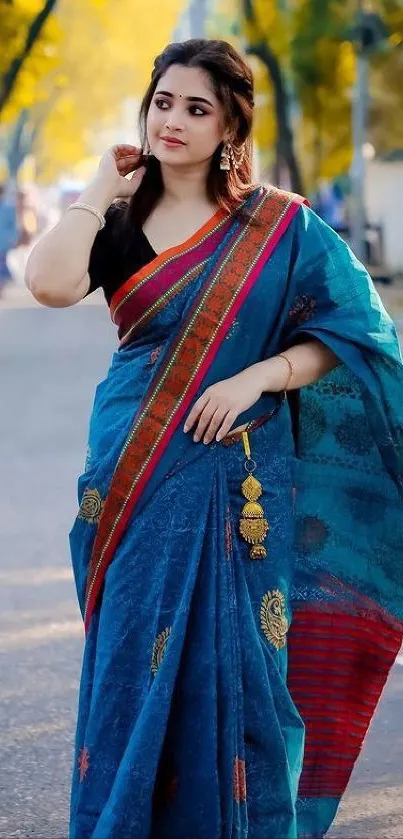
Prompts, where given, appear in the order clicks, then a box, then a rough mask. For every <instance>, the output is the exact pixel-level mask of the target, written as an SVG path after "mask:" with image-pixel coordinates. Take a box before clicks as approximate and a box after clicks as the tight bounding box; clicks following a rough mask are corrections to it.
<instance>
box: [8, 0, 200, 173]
mask: <svg viewBox="0 0 403 839" xmlns="http://www.w3.org/2000/svg"><path fill="white" fill-rule="evenodd" d="M183 3H184V0H164V4H162V3H161V2H160V0H148V3H147V9H145V6H144V4H143V3H140V2H139V0H119V3H117V2H116V0H59V3H58V4H57V6H56V11H55V13H54V14H53V15H52V16H51V18H50V19H49V21H48V22H47V24H46V26H45V28H44V33H43V36H42V37H41V38H40V39H39V40H38V43H37V44H36V45H35V47H34V49H33V51H32V54H31V55H30V57H29V58H28V59H27V61H26V63H25V65H24V66H23V69H22V71H21V73H20V75H19V78H18V83H17V85H16V87H15V90H14V91H13V95H12V97H11V100H10V102H9V103H8V105H7V107H6V109H5V111H4V112H3V127H4V126H5V130H7V127H8V126H9V128H10V129H11V128H12V125H13V123H14V121H15V120H16V118H17V117H18V115H19V113H20V111H21V109H22V108H29V109H30V120H31V122H32V125H34V126H35V125H36V124H39V125H40V130H39V132H38V137H37V140H36V144H35V148H34V152H35V155H36V158H37V167H38V168H37V171H38V173H39V180H40V181H41V182H42V183H49V182H51V181H52V180H53V179H54V178H55V177H56V176H57V175H58V174H59V173H60V172H61V171H63V170H64V171H68V170H69V169H71V168H72V167H73V166H74V164H76V163H77V162H79V161H80V160H81V159H82V158H83V157H86V156H87V155H90V154H92V153H93V152H94V147H95V148H96V147H97V136H98V134H99V133H100V134H101V136H102V132H103V131H104V130H105V129H108V128H113V127H114V126H116V124H119V121H120V117H121V113H122V107H123V103H124V102H125V101H126V100H127V99H129V98H131V99H133V100H135V99H136V98H139V97H141V95H142V94H143V92H144V90H145V87H146V85H147V83H148V81H149V77H150V73H151V70H152V65H153V59H154V57H155V55H156V54H157V53H158V52H160V51H161V50H162V49H163V47H164V46H165V45H166V43H167V42H169V41H170V40H171V38H172V33H173V30H174V28H175V26H176V24H177V20H178V17H179V14H180V12H181V10H182V7H183ZM13 5H15V6H16V7H18V16H17V15H16V19H17V17H18V20H19V23H18V26H19V34H18V37H17V35H15V38H14V40H13V39H11V41H12V43H10V49H9V52H8V55H7V57H4V56H3V58H2V70H3V72H4V70H5V69H6V68H7V66H8V64H9V62H10V60H12V58H13V57H14V55H15V54H16V53H17V52H18V50H19V49H20V48H21V44H22V43H23V39H24V36H25V34H26V31H27V28H28V26H29V23H30V21H31V20H32V16H33V15H34V14H35V13H37V11H38V8H40V7H41V5H43V4H41V3H39V2H34V0H16V3H15V4H13ZM23 7H24V8H23ZM1 8H2V4H1V3H0V9H1ZM0 24H1V17H0ZM135 123H136V111H135V104H134V102H133V138H134V136H135V128H136V125H135ZM122 139H123V140H125V139H127V137H125V138H122Z"/></svg>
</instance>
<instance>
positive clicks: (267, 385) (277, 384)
mask: <svg viewBox="0 0 403 839" xmlns="http://www.w3.org/2000/svg"><path fill="white" fill-rule="evenodd" d="M284 355H285V356H286V357H287V358H288V359H289V361H290V365H291V367H292V376H291V375H290V374H291V367H290V365H289V364H288V363H287V361H286V359H285V358H282V357H281V355H276V356H273V358H269V359H267V361H260V362H259V363H258V364H254V365H253V368H254V369H255V372H256V373H257V374H258V375H259V377H260V381H261V383H262V385H263V387H262V392H264V391H270V392H271V393H278V392H280V391H282V390H285V389H287V390H296V389H298V388H300V387H305V386H306V385H310V384H313V383H314V382H317V381H318V379H321V378H322V377H323V376H326V374H327V373H330V371H331V370H333V369H334V368H335V367H337V366H338V365H339V364H340V360H339V359H338V358H337V356H336V355H335V354H334V353H333V352H332V350H330V349H329V348H328V347H326V346H325V344H322V342H321V341H316V340H313V341H306V343H304V344H297V345H295V346H294V347H290V348H289V349H288V350H285V351H284Z"/></svg>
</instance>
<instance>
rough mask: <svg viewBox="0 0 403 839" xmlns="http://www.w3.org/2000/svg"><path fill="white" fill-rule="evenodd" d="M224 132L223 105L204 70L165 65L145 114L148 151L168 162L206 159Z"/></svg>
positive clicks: (201, 161) (196, 161) (186, 163)
mask: <svg viewBox="0 0 403 839" xmlns="http://www.w3.org/2000/svg"><path fill="white" fill-rule="evenodd" d="M225 134H226V132H225V125H224V113H223V109H222V106H221V104H220V102H219V100H218V99H217V97H216V95H215V93H214V92H213V89H212V85H211V82H210V79H209V76H208V74H207V73H205V72H204V71H203V70H200V69H199V68H196V67H183V66H181V65H180V64H173V65H172V66H171V67H169V69H168V70H167V71H166V73H165V74H164V75H163V76H162V77H161V79H160V80H159V82H158V84H157V87H156V90H155V93H154V96H153V99H152V102H151V105H150V109H149V111H148V115H147V137H148V142H149V145H150V149H151V152H152V154H153V155H154V156H155V157H156V158H157V159H158V160H159V161H160V163H161V164H166V165H170V166H189V165H190V166H192V165H195V164H200V163H203V162H208V161H210V159H211V157H212V155H213V154H214V152H215V150H216V148H217V146H218V145H219V143H220V142H221V141H222V140H223V139H226V136H225ZM169 140H172V141H175V140H176V141H180V142H169Z"/></svg>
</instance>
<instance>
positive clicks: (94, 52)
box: [0, 0, 403, 288]
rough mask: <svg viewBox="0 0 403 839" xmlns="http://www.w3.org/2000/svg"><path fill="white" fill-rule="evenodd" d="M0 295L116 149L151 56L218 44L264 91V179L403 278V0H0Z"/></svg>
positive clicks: (381, 269) (128, 130)
mask: <svg viewBox="0 0 403 839" xmlns="http://www.w3.org/2000/svg"><path fill="white" fill-rule="evenodd" d="M0 33H1V34H0V43H1V50H0V184H1V193H0V288H2V287H4V286H5V284H6V283H7V282H9V281H10V280H13V279H14V281H16V282H21V276H22V274H23V267H24V262H25V260H26V256H27V253H28V252H29V248H30V247H32V243H33V242H34V241H35V238H36V237H37V236H38V235H40V234H41V232H42V231H43V230H46V229H47V228H48V227H49V225H51V224H53V223H54V221H55V219H56V218H57V217H58V213H60V212H61V211H63V209H64V208H65V207H66V206H67V205H68V204H69V203H70V202H71V201H72V200H74V198H75V197H76V195H77V194H78V193H79V192H80V191H81V189H82V188H83V186H84V184H85V183H86V182H87V181H88V180H89V179H90V178H91V177H92V175H93V174H94V172H95V171H96V167H97V165H98V160H99V157H100V155H101V154H102V152H103V151H104V150H105V148H107V147H108V146H109V145H112V144H113V143H115V142H126V141H129V142H136V140H137V139H138V135H137V112H138V106H139V102H140V99H141V96H142V93H143V91H144V90H145V87H146V85H147V82H148V79H149V75H150V71H151V69H152V63H153V58H154V56H155V55H156V54H157V53H158V52H159V51H160V50H161V49H162V48H163V47H164V45H165V44H166V43H167V42H169V41H171V40H184V39H186V38H189V37H218V38H224V39H226V40H230V41H231V42H232V43H233V44H234V45H235V46H236V47H237V48H239V49H241V50H243V51H244V52H245V53H246V55H247V56H248V59H249V61H250V63H251V65H252V68H253V72H254V77H255V84H256V117H255V137H254V140H255V161H256V176H257V177H259V178H260V179H261V180H263V181H268V182H271V183H274V184H277V185H280V186H284V187H286V188H289V189H292V190H295V191H297V192H302V193H304V194H305V195H307V196H308V197H309V199H310V200H311V203H312V206H313V207H314V209H315V210H316V211H317V212H318V213H319V214H320V215H321V216H322V217H323V218H324V219H325V220H326V221H328V222H329V224H331V225H332V226H334V227H335V229H337V230H338V231H339V232H340V234H341V235H342V236H344V237H345V238H346V239H347V240H348V241H349V242H350V243H351V244H352V246H353V248H354V250H355V252H356V253H357V255H359V256H360V257H361V258H362V259H364V261H365V262H366V264H367V265H368V267H369V269H370V271H371V272H372V274H373V276H374V278H375V279H377V280H378V281H379V282H384V283H391V282H395V281H396V280H398V279H399V278H400V277H401V276H403V236H401V235H400V219H401V218H402V209H403V207H402V202H403V198H402V196H403V2H402V0H373V1H371V2H370V0H164V3H162V2H161V0H149V2H148V3H147V5H145V4H144V3H142V2H140V0H119V3H117V2H116V0H14V2H13V3H10V2H7V0H0Z"/></svg>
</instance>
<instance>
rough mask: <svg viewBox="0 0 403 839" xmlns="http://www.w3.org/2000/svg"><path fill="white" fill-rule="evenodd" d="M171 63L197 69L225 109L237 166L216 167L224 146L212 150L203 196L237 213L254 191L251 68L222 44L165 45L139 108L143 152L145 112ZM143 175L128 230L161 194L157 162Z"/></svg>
mask: <svg viewBox="0 0 403 839" xmlns="http://www.w3.org/2000/svg"><path fill="white" fill-rule="evenodd" d="M173 64H180V65H182V66H183V67H199V68H200V69H201V70H204V71H205V72H206V73H208V75H209V77H210V79H211V82H212V85H213V89H214V92H215V94H216V96H217V99H218V100H219V102H220V103H221V105H222V107H223V111H224V120H225V124H226V126H227V127H231V128H232V137H231V145H232V147H233V149H234V155H235V159H236V160H238V161H239V166H238V168H237V169H235V167H234V166H231V169H230V171H229V172H226V171H222V170H221V169H220V158H221V152H222V149H223V143H220V145H219V146H218V148H217V149H216V151H215V153H214V155H213V158H212V161H211V167H210V171H209V173H208V178H207V193H208V196H209V198H210V200H211V202H212V203H214V204H217V205H218V206H219V207H221V208H222V209H224V210H227V211H229V212H234V211H236V210H237V209H238V208H239V207H240V205H241V204H242V202H243V201H245V199H246V198H247V197H248V195H250V193H251V192H252V191H253V188H254V187H253V185H252V183H251V181H252V141H251V131H252V115H253V104H254V102H253V76H252V71H251V69H250V67H249V65H248V64H247V63H246V62H245V61H244V60H243V58H242V57H241V56H240V55H239V54H238V53H237V52H236V50H235V49H234V48H233V47H232V46H231V44H228V43H227V42H226V41H213V40H211V41H210V40H207V39H196V38H195V39H192V40H189V41H183V42H181V43H177V44H169V45H168V46H167V47H166V48H165V49H164V51H163V52H162V53H161V55H159V56H158V57H157V58H156V59H155V62H154V69H153V72H152V76H151V82H150V85H149V87H148V90H147V91H146V94H145V96H144V99H143V101H142V104H141V108H140V118H139V122H140V137H141V144H142V148H143V149H144V148H145V145H146V141H147V127H146V124H147V114H148V111H149V108H150V105H151V102H152V100H153V96H154V93H155V90H156V87H157V84H158V82H159V80H160V79H161V77H162V76H163V75H164V73H166V71H167V70H168V68H169V67H171V66H172V65H173ZM142 162H144V163H146V173H145V175H144V177H143V180H142V182H141V185H140V187H139V189H138V190H137V192H136V194H135V195H134V196H133V198H131V199H130V201H129V202H128V203H127V205H126V211H125V213H124V216H125V218H124V224H125V227H126V229H127V230H130V229H131V230H132V229H133V225H140V226H141V225H142V224H143V223H144V222H145V220H146V219H147V218H148V216H149V215H150V213H151V212H152V210H153V209H154V207H155V205H156V204H157V202H158V200H159V198H160V196H161V195H162V190H163V183H162V176H161V166H160V163H159V161H158V160H157V159H156V158H155V157H153V155H150V156H149V157H147V158H144V160H143V161H142Z"/></svg>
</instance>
